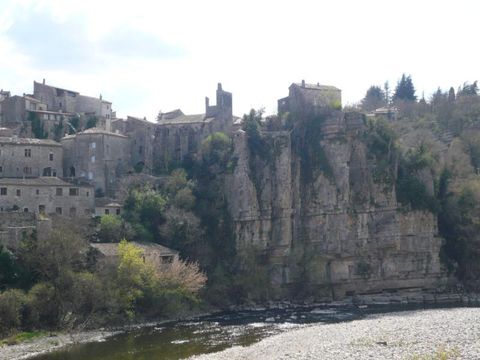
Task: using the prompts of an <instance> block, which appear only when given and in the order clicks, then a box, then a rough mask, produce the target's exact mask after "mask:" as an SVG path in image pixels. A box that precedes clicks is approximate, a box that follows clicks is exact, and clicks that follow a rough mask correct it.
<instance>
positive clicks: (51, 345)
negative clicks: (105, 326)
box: [0, 331, 116, 360]
mask: <svg viewBox="0 0 480 360" xmlns="http://www.w3.org/2000/svg"><path fill="white" fill-rule="evenodd" d="M115 333H116V332H113V331H85V332H78V333H72V334H59V335H53V336H45V337H40V338H35V339H33V340H31V341H27V342H23V343H20V344H17V345H11V346H8V345H4V346H3V347H0V360H12V359H16V360H17V359H27V358H30V357H33V356H36V355H40V354H43V353H46V352H50V351H53V350H56V349H60V348H62V347H65V346H67V345H70V344H78V343H86V342H93V341H103V340H105V339H106V338H107V337H109V336H112V335H114V334H115Z"/></svg>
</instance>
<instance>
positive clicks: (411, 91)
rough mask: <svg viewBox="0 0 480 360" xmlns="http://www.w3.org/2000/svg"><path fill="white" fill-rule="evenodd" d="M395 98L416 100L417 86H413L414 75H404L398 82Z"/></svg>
mask: <svg viewBox="0 0 480 360" xmlns="http://www.w3.org/2000/svg"><path fill="white" fill-rule="evenodd" d="M393 100H394V101H395V100H403V101H416V100H417V97H416V96H415V87H414V86H413V81H412V77H411V76H410V75H408V76H406V75H405V74H403V75H402V78H401V79H400V81H399V82H398V83H397V87H396V88H395V94H394V95H393Z"/></svg>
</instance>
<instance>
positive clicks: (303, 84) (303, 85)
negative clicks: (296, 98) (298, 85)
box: [302, 80, 305, 88]
mask: <svg viewBox="0 0 480 360" xmlns="http://www.w3.org/2000/svg"><path fill="white" fill-rule="evenodd" d="M304 87H305V80H302V88H304Z"/></svg>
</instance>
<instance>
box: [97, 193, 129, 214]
mask: <svg viewBox="0 0 480 360" xmlns="http://www.w3.org/2000/svg"><path fill="white" fill-rule="evenodd" d="M122 208H123V207H122V205H121V204H119V203H118V202H116V201H115V200H113V199H110V198H107V197H101V198H96V199H95V216H103V215H121V214H122V211H123V209H122Z"/></svg>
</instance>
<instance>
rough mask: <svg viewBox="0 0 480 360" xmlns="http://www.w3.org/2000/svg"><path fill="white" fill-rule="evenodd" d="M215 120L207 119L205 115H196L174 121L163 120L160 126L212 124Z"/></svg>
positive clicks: (160, 121)
mask: <svg viewBox="0 0 480 360" xmlns="http://www.w3.org/2000/svg"><path fill="white" fill-rule="evenodd" d="M212 119H213V118H206V117H205V114H196V115H184V114H182V115H180V116H177V117H175V118H172V119H161V120H159V121H158V124H159V125H172V124H195V123H204V122H210V121H212Z"/></svg>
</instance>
